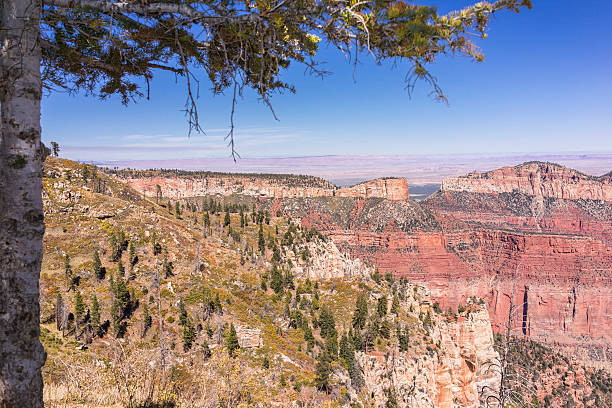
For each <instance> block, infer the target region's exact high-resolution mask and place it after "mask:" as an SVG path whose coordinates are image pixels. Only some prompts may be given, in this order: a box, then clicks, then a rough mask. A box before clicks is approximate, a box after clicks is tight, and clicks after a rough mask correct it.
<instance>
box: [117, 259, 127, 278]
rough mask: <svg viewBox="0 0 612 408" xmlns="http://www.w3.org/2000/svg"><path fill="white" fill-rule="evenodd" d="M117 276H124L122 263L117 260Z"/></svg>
mask: <svg viewBox="0 0 612 408" xmlns="http://www.w3.org/2000/svg"><path fill="white" fill-rule="evenodd" d="M117 271H118V272H117V276H122V277H123V276H125V268H124V267H123V262H122V261H121V259H119V263H118V264H117Z"/></svg>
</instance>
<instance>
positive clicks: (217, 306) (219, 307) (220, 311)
mask: <svg viewBox="0 0 612 408" xmlns="http://www.w3.org/2000/svg"><path fill="white" fill-rule="evenodd" d="M215 312H216V313H217V314H223V306H222V305H221V297H220V296H219V292H217V294H216V295H215Z"/></svg>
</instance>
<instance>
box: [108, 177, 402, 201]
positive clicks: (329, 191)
mask: <svg viewBox="0 0 612 408" xmlns="http://www.w3.org/2000/svg"><path fill="white" fill-rule="evenodd" d="M183 173H185V174H183ZM114 175H115V177H117V178H118V179H119V180H121V181H123V182H125V183H127V184H128V185H130V187H132V188H133V189H135V190H137V191H140V192H141V193H143V194H145V195H147V196H149V197H155V196H156V194H158V189H157V186H159V188H160V190H159V191H161V195H162V197H164V198H171V199H173V200H178V199H182V198H186V197H197V196H205V195H222V196H228V195H232V194H240V195H245V196H252V197H265V198H280V199H282V198H297V197H333V196H338V197H358V198H386V199H388V200H392V201H399V200H407V199H409V193H408V181H407V180H406V179H403V178H383V179H376V180H371V181H367V182H364V183H360V184H357V185H355V186H353V187H346V188H339V187H336V186H335V185H333V184H332V183H330V182H328V181H326V180H323V179H321V178H318V177H311V176H295V175H289V174H287V175H268V174H228V173H211V172H202V173H196V172H193V173H189V172H179V173H178V174H177V172H170V171H167V172H163V173H162V174H160V172H158V171H153V170H151V171H130V170H124V171H117V172H115V173H114Z"/></svg>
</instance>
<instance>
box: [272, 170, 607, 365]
mask: <svg viewBox="0 0 612 408" xmlns="http://www.w3.org/2000/svg"><path fill="white" fill-rule="evenodd" d="M456 180H460V181H456ZM462 188H463V189H465V190H462V191H459V190H460V189H462ZM609 188H610V180H609V177H605V176H603V177H599V178H596V177H590V176H587V175H583V174H581V173H578V172H575V171H573V170H570V169H564V168H562V167H560V166H556V165H551V164H547V163H528V164H526V165H523V166H517V167H513V168H505V169H500V170H498V171H493V172H489V173H485V174H483V175H474V174H473V175H470V176H468V177H465V178H457V179H453V180H451V181H449V182H446V183H445V184H444V187H443V190H441V191H439V192H438V193H436V194H434V195H433V196H431V197H429V198H428V199H426V200H424V201H423V202H422V203H420V204H417V203H414V202H412V201H410V200H406V201H390V200H383V199H366V200H363V199H359V198H337V197H336V198H327V199H300V200H284V201H283V202H282V204H281V205H280V206H279V208H281V209H282V210H283V211H287V212H289V213H293V214H295V215H299V216H301V218H302V222H303V224H304V225H307V226H314V227H316V228H318V229H320V230H322V231H323V232H325V234H326V235H328V236H329V237H330V238H332V240H333V241H334V242H335V243H336V245H337V246H338V247H339V248H340V249H341V250H343V251H346V252H348V253H350V254H351V256H352V257H354V258H360V259H362V260H364V261H366V262H370V263H372V264H373V265H376V266H377V267H378V268H379V269H380V270H381V272H383V273H384V272H392V273H393V274H394V275H396V276H398V277H399V276H406V277H407V278H409V279H411V280H412V281H415V282H418V283H422V284H425V285H427V286H429V287H430V288H431V290H432V296H434V298H436V299H437V300H439V301H440V302H441V303H442V305H443V307H447V306H452V307H456V306H457V305H458V304H461V303H463V302H465V299H466V298H467V297H469V296H477V297H482V298H484V299H485V300H486V301H487V303H488V306H489V310H490V313H491V318H492V321H493V324H494V326H495V328H496V330H500V329H501V328H502V327H503V325H504V324H505V322H506V320H507V317H508V311H509V307H510V299H512V302H513V304H514V305H516V306H517V307H518V309H519V310H518V311H517V312H516V314H515V316H514V318H513V331H514V332H515V333H516V334H522V335H525V336H529V337H530V338H532V339H534V340H537V341H541V342H545V343H548V344H553V345H557V346H559V348H562V349H565V350H566V351H569V352H571V353H572V354H573V355H576V356H578V357H580V358H582V359H583V360H588V361H591V362H593V361H599V362H601V363H602V364H603V365H604V366H607V367H608V368H610V367H612V364H610V363H611V362H612V347H611V345H612V302H610V301H609V299H612V203H611V202H610V201H608V200H607V198H609V191H610V190H609ZM532 193H536V194H532ZM568 197H572V198H571V199H569V198H568Z"/></svg>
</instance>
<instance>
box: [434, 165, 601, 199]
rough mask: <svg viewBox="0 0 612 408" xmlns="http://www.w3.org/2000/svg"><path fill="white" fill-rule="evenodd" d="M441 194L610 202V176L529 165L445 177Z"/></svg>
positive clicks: (554, 166) (549, 166) (556, 166)
mask: <svg viewBox="0 0 612 408" xmlns="http://www.w3.org/2000/svg"><path fill="white" fill-rule="evenodd" d="M442 191H467V192H474V193H485V194H495V193H512V192H517V193H521V194H528V195H534V196H540V197H550V198H560V199H566V200H578V199H583V200H602V201H612V183H610V177H609V175H606V176H602V177H593V176H589V175H587V174H584V173H581V172H578V171H576V170H572V169H568V168H566V167H563V166H559V165H558V164H554V163H542V162H530V163H525V164H522V165H519V166H514V167H502V168H501V169H497V170H493V171H489V172H486V173H470V174H468V175H467V176H463V177H454V178H448V179H446V180H444V181H443V182H442Z"/></svg>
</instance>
